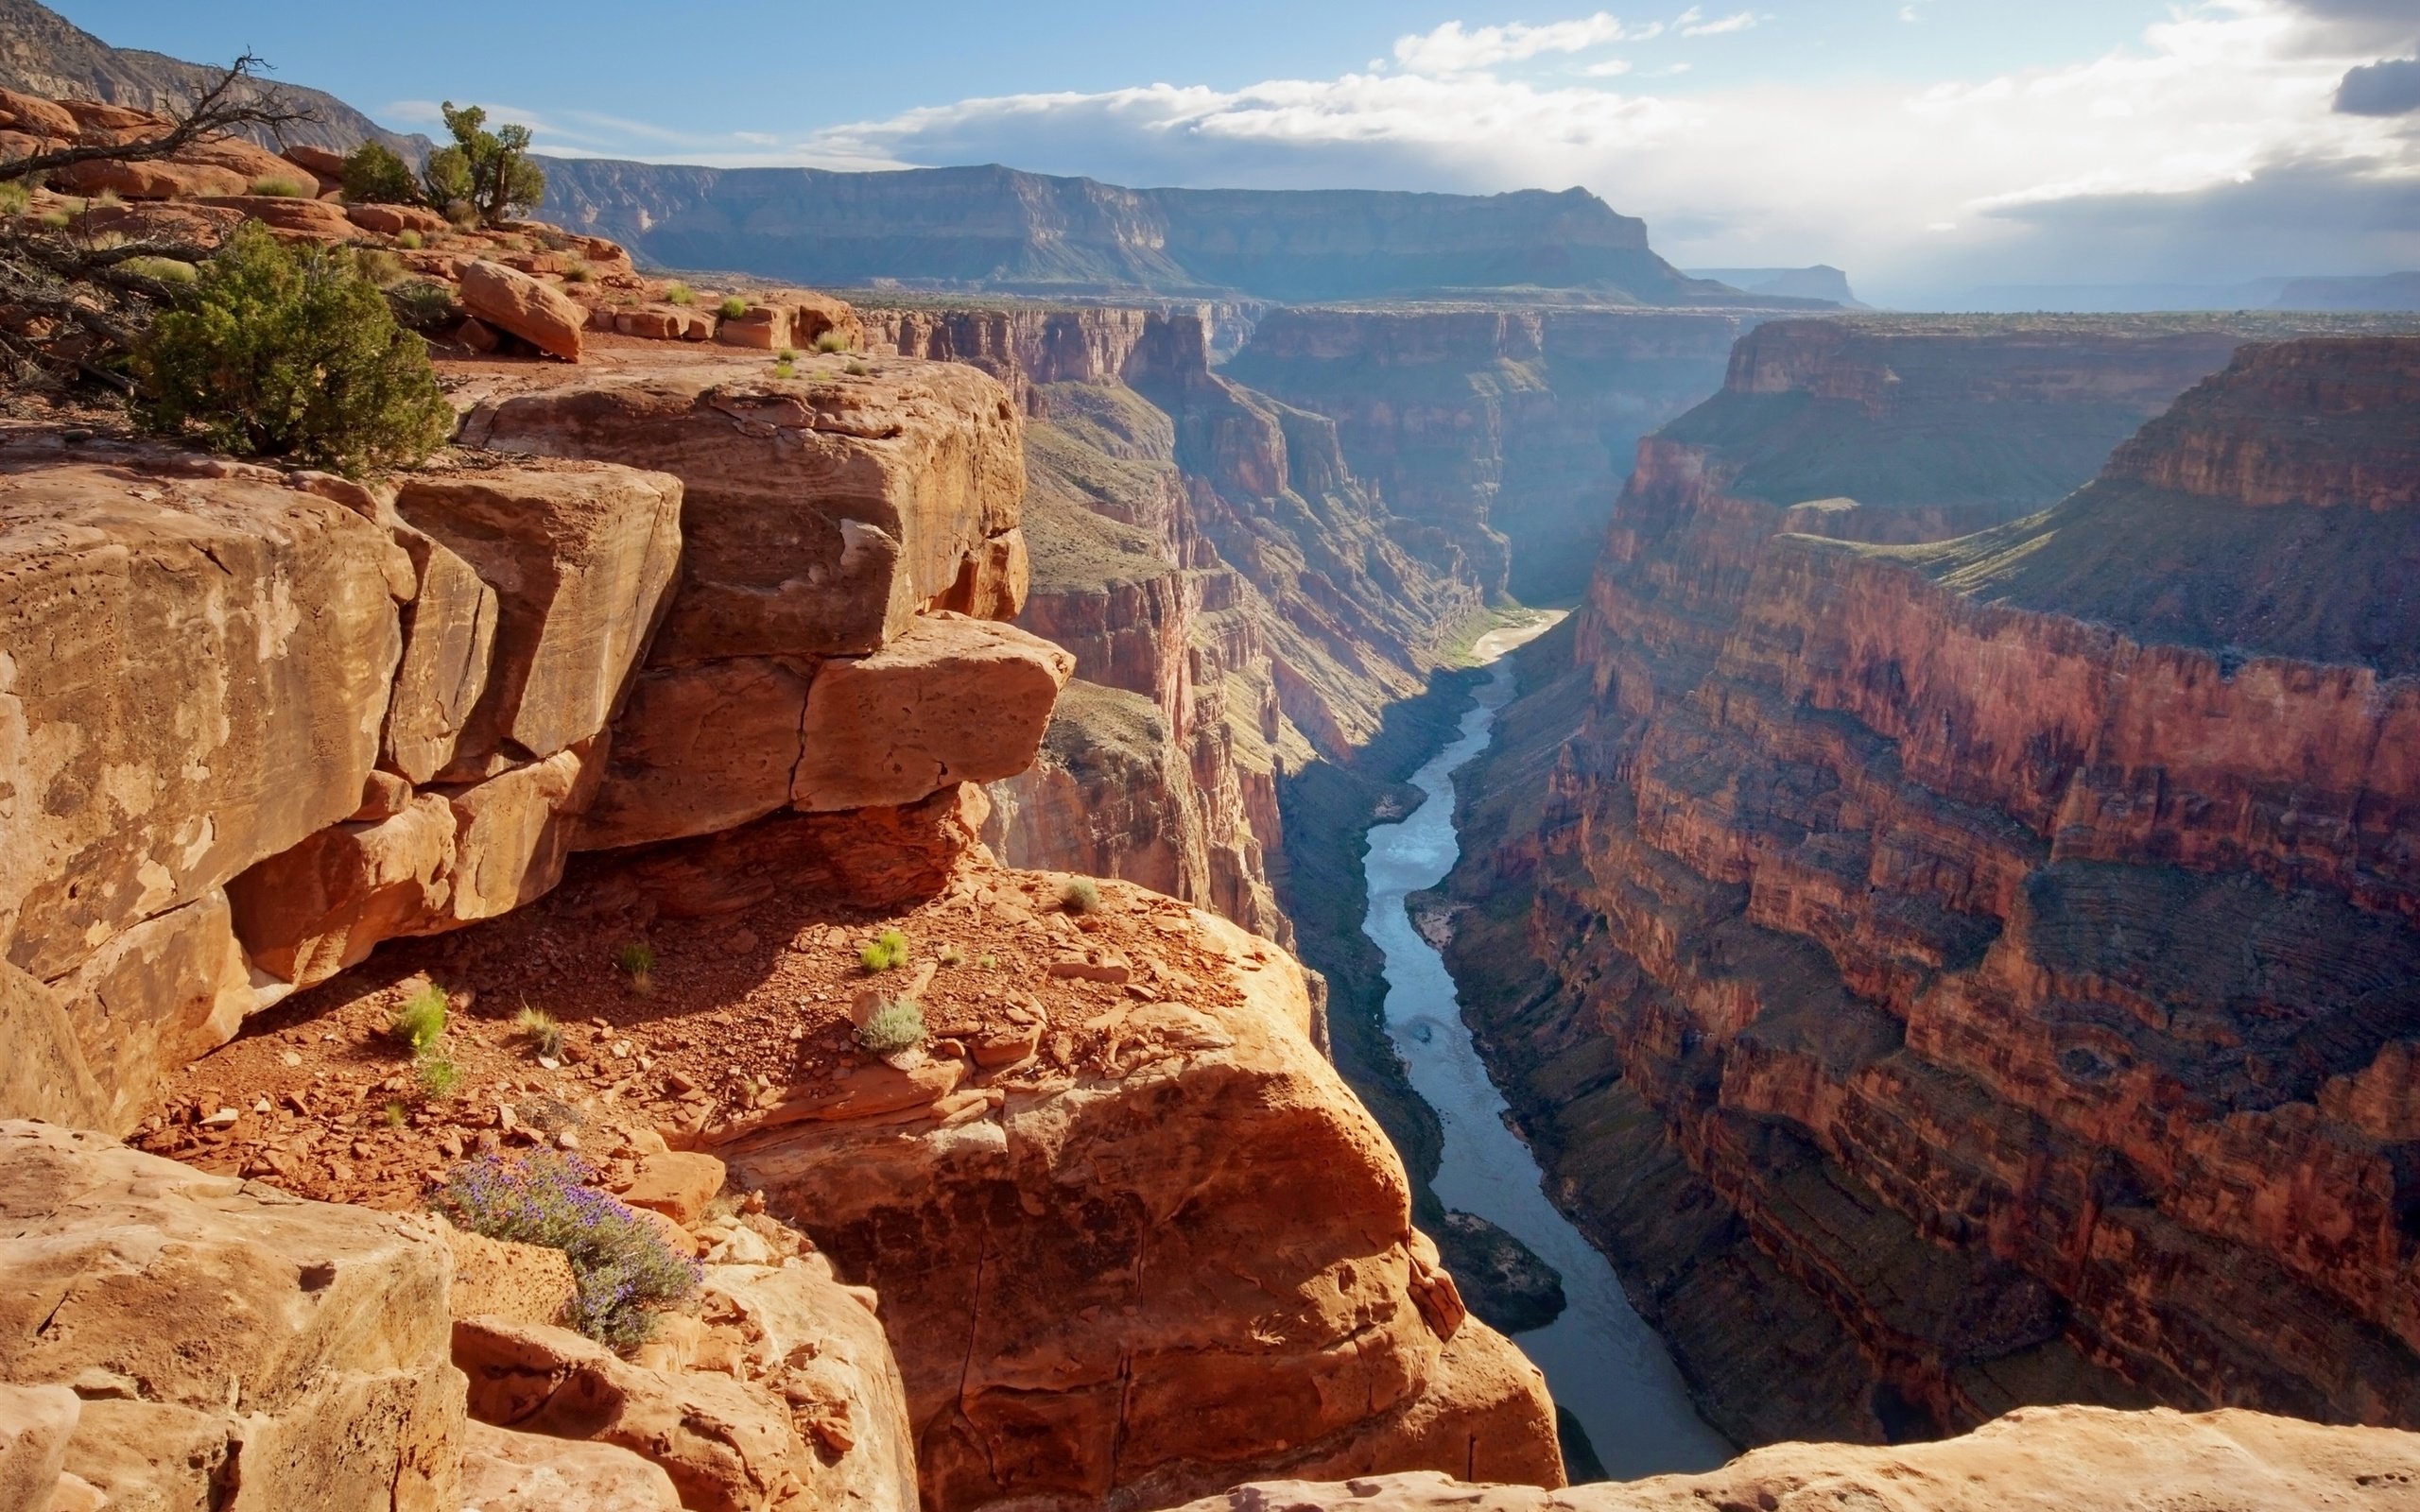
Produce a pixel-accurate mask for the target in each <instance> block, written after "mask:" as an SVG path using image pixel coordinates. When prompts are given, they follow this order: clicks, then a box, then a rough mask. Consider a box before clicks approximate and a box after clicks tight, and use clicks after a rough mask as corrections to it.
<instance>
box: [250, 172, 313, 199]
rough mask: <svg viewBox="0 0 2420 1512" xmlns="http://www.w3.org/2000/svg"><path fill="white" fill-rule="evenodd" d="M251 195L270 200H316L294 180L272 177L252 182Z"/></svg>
mask: <svg viewBox="0 0 2420 1512" xmlns="http://www.w3.org/2000/svg"><path fill="white" fill-rule="evenodd" d="M252 193H254V194H256V195H265V196H267V197H268V198H271V199H311V198H317V197H316V196H314V195H312V194H310V193H308V192H307V191H305V190H304V189H303V187H302V185H301V184H300V183H298V182H296V181H295V180H292V179H285V178H278V177H274V176H272V177H269V178H266V179H255V180H252Z"/></svg>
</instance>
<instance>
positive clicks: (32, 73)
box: [0, 0, 429, 158]
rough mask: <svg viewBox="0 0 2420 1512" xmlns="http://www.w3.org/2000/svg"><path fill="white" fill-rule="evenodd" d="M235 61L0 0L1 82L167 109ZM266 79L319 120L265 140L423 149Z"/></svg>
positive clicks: (30, 3) (309, 93)
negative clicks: (175, 49)
mask: <svg viewBox="0 0 2420 1512" xmlns="http://www.w3.org/2000/svg"><path fill="white" fill-rule="evenodd" d="M233 61H234V54H233V52H232V51H231V52H230V53H229V54H228V56H227V57H225V58H222V59H218V60H216V67H211V66H205V65H203V64H200V63H188V62H182V61H180V60H177V59H174V58H170V57H167V56H166V55H164V54H162V53H150V52H144V51H141V50H139V49H136V48H130V47H112V46H111V45H110V44H109V43H105V42H103V41H101V40H100V39H99V38H98V37H95V36H94V35H93V34H92V33H91V32H89V31H86V30H84V29H83V28H81V27H79V26H77V25H76V24H75V23H73V22H71V21H69V20H68V19H67V18H66V17H64V16H62V15H61V14H60V13H59V12H58V11H56V10H53V9H50V8H49V7H47V6H43V5H39V4H37V3H36V0H0V85H6V86H7V87H8V88H9V89H13V90H22V91H24V92H25V93H26V94H43V95H48V96H51V97H53V98H60V97H72V98H77V99H88V100H106V101H108V102H109V103H110V104H112V105H124V106H127V107H129V108H130V109H133V110H138V111H152V112H168V111H173V110H175V109H177V108H178V107H180V106H182V105H183V104H185V103H186V102H187V101H189V100H191V99H192V98H193V97H194V96H195V95H196V94H199V93H200V91H201V90H202V88H203V87H204V86H206V85H207V84H208V83H209V82H210V81H211V80H212V79H213V78H215V77H216V68H217V67H224V66H225V65H226V64H228V63H231V62H233ZM269 61H270V62H272V63H274V62H275V61H276V60H275V59H270V60H269ZM266 82H268V83H269V84H271V85H273V86H274V87H275V88H276V89H277V90H278V91H279V92H280V93H282V94H286V95H288V96H290V97H292V98H294V99H296V100H298V101H300V102H301V103H302V104H304V105H307V106H309V107H310V108H311V110H312V112H314V113H315V114H317V115H318V116H319V119H318V120H317V121H316V122H310V123H306V124H303V125H300V126H296V127H293V128H290V129H287V131H286V133H285V141H284V142H283V143H274V142H271V141H270V140H269V138H268V137H267V136H266V135H264V136H263V137H262V138H261V141H262V142H263V143H264V144H265V145H268V146H298V145H299V146H320V147H332V148H335V149H336V150H337V151H340V152H341V151H347V150H350V149H351V148H353V147H355V146H360V145H361V144H362V143H363V142H365V141H367V140H369V139H370V138H372V137H375V138H377V139H378V140H379V141H381V142H384V143H386V144H387V145H388V146H391V147H393V148H395V149H396V150H397V151H399V152H403V153H406V154H407V155H409V156H412V157H415V158H417V157H418V156H420V155H421V154H422V153H423V152H426V151H427V150H428V146H429V144H428V141H427V139H426V138H424V137H418V136H406V135H404V134H402V133H400V132H396V131H389V130H388V129H386V128H384V127H382V126H380V125H379V124H378V123H377V122H375V121H373V120H372V119H371V118H370V117H368V116H366V115H364V114H362V113H361V112H359V111H356V110H354V108H353V107H352V106H350V105H347V104H346V103H345V102H344V101H342V100H340V99H338V98H337V97H336V96H335V95H333V94H328V93H326V92H325V91H323V90H316V89H305V88H303V87H302V86H301V85H298V84H288V83H285V81H284V80H282V79H278V78H275V77H270V78H268V80H267V81H266Z"/></svg>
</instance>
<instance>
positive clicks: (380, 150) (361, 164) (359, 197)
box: [343, 142, 421, 205]
mask: <svg viewBox="0 0 2420 1512" xmlns="http://www.w3.org/2000/svg"><path fill="white" fill-rule="evenodd" d="M343 180H344V197H345V198H347V199H350V200H352V201H353V202H354V204H358V205H417V204H419V203H420V202H421V193H420V180H418V179H416V178H414V177H413V176H412V165H411V164H410V163H406V162H405V161H404V160H403V158H402V157H401V156H400V155H398V154H397V153H396V152H395V150H394V149H393V148H391V147H389V146H387V145H386V144H385V143H383V142H364V143H363V144H361V146H357V147H355V148H354V149H353V150H352V151H351V152H348V153H346V154H345V159H344V170H343Z"/></svg>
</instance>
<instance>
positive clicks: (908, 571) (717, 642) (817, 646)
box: [462, 360, 1025, 666]
mask: <svg viewBox="0 0 2420 1512" xmlns="http://www.w3.org/2000/svg"><path fill="white" fill-rule="evenodd" d="M1021 433H1022V426H1021V421H1020V420H1019V417H1018V415H1017V412H1016V410H1015V408H1014V406H1013V405H1011V404H1010V403H1009V399H1008V395H1007V392H1006V391H1005V390H1004V389H1002V388H1001V387H999V386H998V385H997V384H996V383H994V381H993V380H992V379H990V378H987V377H985V376H984V375H983V374H981V373H978V372H977V371H975V370H974V369H969V368H959V367H951V366H946V365H941V364H889V365H886V366H885V367H883V368H882V369H879V370H877V371H875V372H873V373H872V374H870V375H868V376H866V377H863V378H854V379H839V380H837V381H835V382H832V383H829V384H818V385H816V386H814V387H812V389H810V388H809V387H807V386H805V385H803V384H797V383H791V384H787V385H785V384H782V383H780V382H778V381H775V380H770V379H767V378H765V377H764V376H763V375H762V369H761V368H759V367H758V366H757V365H755V364H752V363H742V362H739V361H737V360H725V361H720V362H715V361H690V360H681V361H666V362H665V363H662V364H658V365H650V366H643V367H638V368H635V369H633V370H631V371H630V372H626V373H616V374H612V375H607V376H601V377H597V378H594V379H590V380H587V381H585V382H580V383H575V384H569V385H566V386H563V387H557V388H553V389H549V390H545V391H542V392H535V393H525V394H516V395H512V396H510V397H508V398H504V399H500V400H497V401H494V402H493V403H491V404H485V405H482V406H480V407H479V408H477V409H475V410H474V411H473V412H472V414H471V415H470V417H469V418H468V419H467V420H466V421H464V425H463V431H462V440H463V443H464V444H465V445H472V446H488V447H493V449H495V450H497V451H500V452H508V453H523V454H537V455H554V456H580V457H593V458H597V459H601V460H607V461H619V462H624V463H628V464H630V465H633V466H640V467H648V468H657V469H661V470H662V471H664V472H670V473H672V474H673V475H674V476H676V477H678V478H680V479H681V480H682V483H683V489H684V492H683V509H682V537H683V558H682V588H681V592H680V593H679V595H678V596H677V597H676V599H675V601H674V603H673V606H672V609H671V611H670V613H669V614H668V615H667V616H666V620H665V624H664V627H663V630H662V632H661V633H660V634H659V635H658V637H657V639H656V644H655V647H654V649H653V651H652V652H651V653H650V658H649V660H650V662H652V664H654V665H657V666H669V665H680V664H687V663H694V662H709V661H719V660H725V659H729V658H734V657H744V656H766V657H804V656H826V655H848V654H857V653H863V652H868V651H872V650H873V649H875V648H876V647H878V646H880V645H881V644H883V643H884V642H885V641H886V640H888V639H890V638H891V637H893V636H895V635H897V634H899V633H900V632H902V631H904V630H905V629H906V628H907V627H908V623H909V622H910V621H911V620H912V619H913V618H914V617H915V614H916V611H917V610H918V608H919V607H920V606H922V605H924V604H925V603H926V602H928V601H930V600H932V599H933V598H934V597H935V596H936V595H938V594H940V593H943V592H944V591H946V590H947V589H949V588H950V587H951V586H952V585H953V584H955V583H956V582H957V581H958V579H959V575H960V573H961V571H962V570H963V568H964V564H965V561H966V558H967V557H968V555H969V554H970V553H972V552H975V551H977V550H978V549H980V548H982V547H983V545H984V543H985V542H986V541H988V540H989V539H990V538H992V537H994V536H996V535H998V534H1000V533H1001V532H1003V531H1006V530H1009V529H1011V528H1013V527H1014V526H1015V524H1017V514H1018V509H1019V507H1020V504H1021V502H1022V500H1023V497H1024V491H1025V468H1024V462H1023V457H1022V445H1021V439H1020V438H1021Z"/></svg>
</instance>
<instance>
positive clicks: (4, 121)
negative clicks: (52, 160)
mask: <svg viewBox="0 0 2420 1512" xmlns="http://www.w3.org/2000/svg"><path fill="white" fill-rule="evenodd" d="M0 126H4V127H6V128H8V129H9V130H11V131H20V132H23V133H24V134H26V135H27V136H31V137H48V138H50V139H52V140H54V141H55V142H57V143H59V144H61V145H62V146H63V145H65V144H66V143H69V142H73V141H75V140H76V133H77V131H78V126H77V124H76V117H74V116H73V115H70V114H68V113H67V112H66V111H65V110H64V109H62V108H61V106H60V105H59V103H58V102H57V101H55V100H46V99H43V98H42V97H41V96H40V95H35V94H18V93H17V92H16V91H15V90H12V89H10V90H0Z"/></svg>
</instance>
